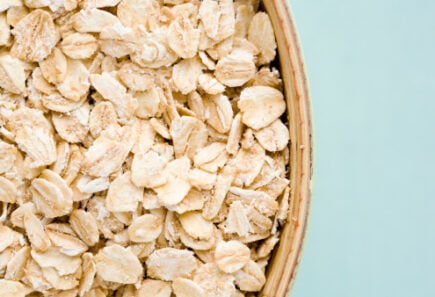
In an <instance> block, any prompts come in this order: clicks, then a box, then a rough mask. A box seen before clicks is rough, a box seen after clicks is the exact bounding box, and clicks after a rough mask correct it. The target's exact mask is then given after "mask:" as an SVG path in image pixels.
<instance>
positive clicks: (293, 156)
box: [259, 0, 313, 297]
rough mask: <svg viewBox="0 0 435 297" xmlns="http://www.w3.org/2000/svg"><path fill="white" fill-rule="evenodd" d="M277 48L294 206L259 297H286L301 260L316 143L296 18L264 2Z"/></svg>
mask: <svg viewBox="0 0 435 297" xmlns="http://www.w3.org/2000/svg"><path fill="white" fill-rule="evenodd" d="M263 6H264V8H265V10H266V11H267V12H268V14H269V16H270V18H271V21H272V25H273V27H274V30H275V36H276V40H277V44H278V52H279V62H280V70H281V74H282V78H283V82H284V88H285V95H286V100H287V107H288V119H289V128H290V186H291V203H290V206H291V208H290V212H289V217H288V220H287V224H286V225H285V227H284V228H283V230H282V233H281V240H280V244H279V246H278V248H277V249H276V251H275V253H274V255H273V257H272V259H271V262H270V264H269V266H268V271H267V281H266V284H265V286H264V288H263V290H262V292H261V293H260V294H259V296H263V297H285V296H287V295H288V293H289V292H290V289H291V287H292V285H293V283H294V279H295V275H296V271H297V268H298V264H299V261H300V259H301V253H302V247H303V241H304V237H305V232H306V229H307V222H308V213H309V208H310V201H311V182H312V165H313V163H312V162H313V143H312V124H311V110H310V100H309V94H308V86H307V79H306V75H305V70H304V64H303V60H302V53H301V49H300V46H299V42H298V38H297V34H296V29H295V25H294V22H293V17H292V15H291V14H290V9H289V7H288V6H287V4H286V1H285V0H264V1H263Z"/></svg>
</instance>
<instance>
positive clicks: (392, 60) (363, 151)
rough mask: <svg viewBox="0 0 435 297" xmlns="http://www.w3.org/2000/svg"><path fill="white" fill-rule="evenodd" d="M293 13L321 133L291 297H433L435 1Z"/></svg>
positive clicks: (301, 0) (312, 4)
mask: <svg viewBox="0 0 435 297" xmlns="http://www.w3.org/2000/svg"><path fill="white" fill-rule="evenodd" d="M291 7H292V9H293V14H294V17H295V20H296V23H297V26H298V31H299V35H300V40H301V43H302V47H303V50H304V55H305V62H306V67H307V72H308V78H309V82H310V91H311V98H312V107H313V113H314V126H315V183H314V185H315V188H314V198H313V207H312V212H311V220H310V225H309V230H308V238H307V241H306V243H305V250H304V254H303V258H302V263H301V266H300V270H299V273H298V276H297V279H296V283H295V286H294V289H293V292H292V295H291V296H292V297H378V296H379V297H389V296H392V297H393V296H394V297H402V296H403V297H405V296H406V297H410V296H412V297H431V296H435V175H434V173H433V172H434V169H435V157H434V155H435V133H434V132H435V1H434V0H432V1H423V0H415V1H404V0H396V1H392V0H363V1H356V0H348V1H344V0H343V1H338V0H328V1H326V0H316V1H315V0H295V1H291Z"/></svg>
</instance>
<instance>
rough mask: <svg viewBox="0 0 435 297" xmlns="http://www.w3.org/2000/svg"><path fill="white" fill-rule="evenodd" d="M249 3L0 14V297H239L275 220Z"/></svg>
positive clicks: (282, 151) (268, 135)
mask: <svg viewBox="0 0 435 297" xmlns="http://www.w3.org/2000/svg"><path fill="white" fill-rule="evenodd" d="M276 51H277V43H276V41H275V36H274V31H273V27H272V23H271V20H270V18H269V16H268V14H267V13H266V12H264V11H262V10H261V9H259V2H258V1H256V0H235V1H233V0H219V1H216V0H205V1H199V0H191V1H186V0H160V1H158V0H7V1H2V3H1V4H0V124H1V128H0V205H1V209H0V296H17V297H18V296H25V295H27V294H31V295H30V296H81V297H82V296H86V297H90V296H137V297H146V296H150V297H151V296H161V297H163V296H167V297H170V296H171V294H173V295H175V296H177V297H187V296H210V297H214V296H215V297H235V296H254V295H253V294H256V292H259V291H260V290H261V289H262V288H263V286H264V284H265V282H266V273H265V270H266V267H267V265H268V261H269V259H270V257H271V253H272V251H273V250H274V247H275V245H276V244H277V243H278V241H279V239H280V232H281V229H282V226H283V225H284V224H285V222H286V220H287V217H288V212H289V197H290V186H289V183H290V181H289V172H288V171H289V169H288V164H289V158H290V157H289V152H290V149H289V129H288V122H287V117H286V108H287V104H286V100H285V96H284V94H283V83H282V80H281V78H280V73H279V71H278V70H277V69H276V68H275V67H276V65H277V64H276V54H277V52H276Z"/></svg>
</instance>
